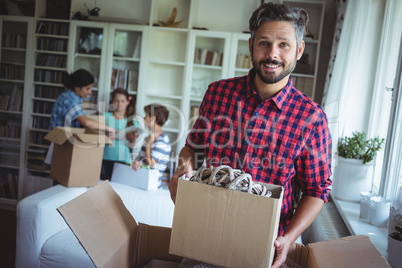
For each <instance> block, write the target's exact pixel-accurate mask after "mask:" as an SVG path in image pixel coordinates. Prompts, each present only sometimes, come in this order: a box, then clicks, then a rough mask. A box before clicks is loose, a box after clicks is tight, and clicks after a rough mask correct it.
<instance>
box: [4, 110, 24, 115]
mask: <svg viewBox="0 0 402 268" xmlns="http://www.w3.org/2000/svg"><path fill="white" fill-rule="evenodd" d="M0 113H3V114H15V115H22V112H19V111H8V110H0Z"/></svg>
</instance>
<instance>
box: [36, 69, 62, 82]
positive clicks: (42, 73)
mask: <svg viewBox="0 0 402 268" xmlns="http://www.w3.org/2000/svg"><path fill="white" fill-rule="evenodd" d="M62 76H63V73H62V72H60V71H49V70H41V69H38V70H35V82H43V83H54V84H61V83H62V82H61V81H62Z"/></svg>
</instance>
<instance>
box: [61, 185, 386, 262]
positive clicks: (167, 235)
mask: <svg viewBox="0 0 402 268" xmlns="http://www.w3.org/2000/svg"><path fill="white" fill-rule="evenodd" d="M206 186H208V185H206ZM216 188H218V187H216ZM227 191H229V190H227ZM205 200H207V199H203V202H204V203H209V202H205ZM211 206H212V204H211ZM247 210H251V211H253V212H254V213H255V212H256V211H257V210H254V209H250V208H248V209H247ZM58 211H59V212H60V214H61V215H62V217H63V218H64V220H65V221H66V222H67V225H68V226H69V227H70V228H71V230H72V231H73V233H74V234H75V236H76V237H77V238H78V240H79V241H80V244H81V245H82V246H83V248H84V249H85V251H86V252H87V253H88V255H89V257H90V258H91V260H92V261H93V263H94V265H95V266H96V267H143V266H145V265H147V264H148V265H154V264H158V263H164V262H160V261H152V260H161V261H168V262H176V263H180V262H181V260H182V258H181V257H179V256H175V255H172V254H169V244H170V239H171V236H173V233H171V229H170V228H165V227H157V226H150V225H146V224H141V223H139V224H137V223H136V221H135V220H134V218H133V217H132V216H131V214H130V212H129V211H128V210H127V209H126V207H125V206H124V204H123V201H122V200H121V199H120V197H119V196H118V195H117V193H116V192H115V191H114V190H113V188H112V187H111V186H110V185H109V183H108V182H107V181H106V182H103V183H101V184H99V185H97V186H95V187H94V188H92V189H90V190H89V191H87V192H85V193H84V194H82V195H80V196H78V197H77V198H75V199H73V200H71V201H70V202H68V203H66V204H64V205H63V206H61V207H59V208H58ZM211 216H212V215H211ZM186 219H187V220H188V221H189V223H190V222H191V218H190V215H189V216H187V217H186ZM256 224H258V223H257V222H256V223H254V224H253V225H250V226H248V228H247V229H246V230H245V231H242V232H237V233H233V234H231V236H235V237H239V236H241V237H243V238H245V239H246V238H247V234H248V233H249V232H250V230H254V229H257V228H255V226H256ZM257 230H258V231H259V232H260V234H261V235H263V232H261V229H260V228H258V229H257ZM201 240H203V238H202V237H200V238H199V242H202V241H201ZM246 240H247V239H246ZM238 246H239V247H243V248H245V246H246V245H243V243H240V244H238ZM249 248H251V249H253V250H257V251H259V250H258V248H257V247H256V245H255V246H254V245H252V246H250V247H249ZM225 249H226V247H225ZM245 249H246V250H247V248H245ZM259 254H262V255H266V253H264V252H263V253H259ZM222 255H224V256H226V258H228V259H231V258H236V256H233V255H230V252H228V251H224V252H223V253H222ZM254 255H255V257H256V258H258V256H257V255H256V254H254ZM288 257H289V258H291V259H292V260H294V261H295V262H296V263H298V264H300V265H301V266H302V267H308V268H316V267H320V268H321V267H329V268H335V267H337V268H344V267H354V268H359V267H362V268H366V267H368V268H371V267H372V268H382V267H390V266H389V264H388V263H387V261H386V260H385V259H384V257H382V256H381V254H380V252H379V251H378V250H377V249H376V248H375V246H374V245H373V243H372V242H371V241H370V239H369V237H367V236H361V235H359V236H349V237H345V238H341V239H336V240H332V241H324V242H317V243H313V244H310V245H308V246H304V245H301V244H293V246H292V247H291V248H290V249H289V253H288ZM151 261H152V262H151ZM169 265H172V267H174V264H173V263H169ZM258 266H261V265H258ZM269 266H270V264H269V265H267V266H265V267H269ZM150 267H153V266H150ZM156 267H158V266H156ZM159 267H160V266H159ZM162 267H164V266H162ZM231 267H233V266H231ZM244 267H255V266H244Z"/></svg>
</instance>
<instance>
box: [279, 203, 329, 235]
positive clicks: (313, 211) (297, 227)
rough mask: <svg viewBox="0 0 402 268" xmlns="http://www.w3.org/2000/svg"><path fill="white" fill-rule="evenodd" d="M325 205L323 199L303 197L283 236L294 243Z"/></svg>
mask: <svg viewBox="0 0 402 268" xmlns="http://www.w3.org/2000/svg"><path fill="white" fill-rule="evenodd" d="M323 204H324V201H323V200H322V199H319V198H316V197H312V196H303V197H302V198H301V200H300V203H299V205H298V206H297V209H296V211H295V214H294V215H293V217H292V220H291V221H290V223H289V225H288V226H287V227H286V230H285V233H284V235H283V236H284V237H286V238H287V239H288V240H289V241H292V243H293V242H294V241H295V240H296V239H297V238H298V237H299V236H300V235H301V233H302V232H303V231H304V230H305V229H306V228H307V227H308V226H310V224H311V223H312V222H313V221H314V219H315V218H316V217H317V215H318V213H319V212H320V210H321V208H322V206H323Z"/></svg>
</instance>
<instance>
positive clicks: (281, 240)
mask: <svg viewBox="0 0 402 268" xmlns="http://www.w3.org/2000/svg"><path fill="white" fill-rule="evenodd" d="M292 244H293V242H292V241H289V240H288V239H286V237H284V236H279V237H278V238H276V240H275V242H274V246H275V259H274V263H273V264H272V266H271V268H279V267H281V266H282V265H283V264H285V262H286V258H287V255H288V251H289V248H290V246H291V245H292Z"/></svg>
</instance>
